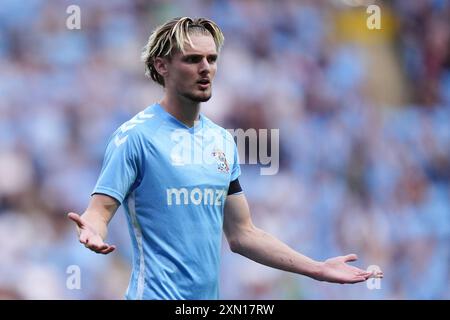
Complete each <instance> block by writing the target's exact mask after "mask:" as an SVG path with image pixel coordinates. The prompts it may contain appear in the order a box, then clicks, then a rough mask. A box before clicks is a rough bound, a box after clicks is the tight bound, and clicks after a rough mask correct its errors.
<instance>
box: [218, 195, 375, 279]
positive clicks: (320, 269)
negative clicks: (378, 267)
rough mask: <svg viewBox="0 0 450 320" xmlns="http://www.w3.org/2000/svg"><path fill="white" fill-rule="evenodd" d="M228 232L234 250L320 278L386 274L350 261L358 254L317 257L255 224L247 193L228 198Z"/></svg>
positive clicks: (283, 268)
mask: <svg viewBox="0 0 450 320" xmlns="http://www.w3.org/2000/svg"><path fill="white" fill-rule="evenodd" d="M224 232H225V236H226V238H227V240H228V243H229V245H230V249H231V251H233V252H236V253H239V254H241V255H243V256H245V257H247V258H249V259H251V260H254V261H256V262H259V263H261V264H264V265H267V266H269V267H273V268H276V269H280V270H284V271H289V272H294V273H298V274H302V275H305V276H308V277H311V278H313V279H316V280H320V281H328V282H336V283H357V282H361V281H365V280H367V279H368V278H369V277H371V276H375V277H380V278H381V277H382V276H383V274H382V273H381V272H380V273H378V274H376V275H374V274H372V273H370V272H366V271H364V270H361V269H359V268H356V267H353V266H351V265H348V264H347V263H346V262H349V261H355V260H356V259H357V256H356V255H355V254H350V255H347V256H340V257H335V258H331V259H328V260H326V261H325V262H319V261H315V260H313V259H311V258H308V257H307V256H304V255H302V254H300V253H299V252H297V251H295V250H293V249H292V248H290V247H289V246H287V245H286V244H284V243H283V242H281V241H280V240H278V239H277V238H275V237H273V236H272V235H270V234H268V233H266V232H264V231H263V230H261V229H258V228H257V227H255V226H254V225H253V223H252V220H251V216H250V210H249V207H248V203H247V199H246V198H245V195H244V194H243V193H241V194H235V195H229V196H228V197H227V200H226V202H225V213H224Z"/></svg>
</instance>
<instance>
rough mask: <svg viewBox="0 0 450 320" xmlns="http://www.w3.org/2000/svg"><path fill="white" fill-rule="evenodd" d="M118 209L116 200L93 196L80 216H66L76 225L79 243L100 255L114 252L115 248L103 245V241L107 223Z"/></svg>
mask: <svg viewBox="0 0 450 320" xmlns="http://www.w3.org/2000/svg"><path fill="white" fill-rule="evenodd" d="M118 207H119V203H118V202H117V200H116V199H114V198H112V197H110V196H107V195H103V194H94V195H93V196H92V197H91V201H90V202H89V206H88V208H87V209H86V211H85V212H84V213H83V215H82V216H80V215H78V214H76V213H74V212H70V213H69V214H68V215H67V216H68V218H69V219H71V220H72V221H74V222H75V223H76V225H77V231H78V237H79V241H80V242H81V243H82V244H84V245H85V247H86V248H88V249H90V250H92V251H94V252H97V253H102V254H108V253H110V252H112V251H114V249H115V248H116V247H115V246H111V245H109V244H107V243H105V242H104V240H105V239H106V235H107V233H108V223H109V221H111V219H112V217H113V216H114V213H115V212H116V211H117V208H118Z"/></svg>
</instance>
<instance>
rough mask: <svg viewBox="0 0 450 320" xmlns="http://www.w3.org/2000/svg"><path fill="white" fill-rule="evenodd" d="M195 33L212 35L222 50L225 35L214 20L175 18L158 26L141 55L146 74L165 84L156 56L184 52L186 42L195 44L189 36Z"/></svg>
mask: <svg viewBox="0 0 450 320" xmlns="http://www.w3.org/2000/svg"><path fill="white" fill-rule="evenodd" d="M193 33H196V34H197V33H198V34H205V35H211V36H212V37H213V39H214V42H215V44H216V49H217V51H220V48H221V47H222V45H223V41H224V36H223V33H222V31H221V30H220V28H219V27H218V26H217V25H216V24H215V23H214V22H213V21H211V20H209V19H205V18H198V19H191V18H189V17H181V18H175V19H172V20H170V21H168V22H166V23H164V24H163V25H161V26H159V27H157V28H156V29H155V30H154V31H153V32H152V34H151V35H150V38H149V39H148V42H147V44H146V46H145V47H144V50H143V52H142V56H141V59H142V61H143V62H144V63H145V75H146V76H147V77H149V78H151V79H153V80H154V81H156V82H157V83H159V84H160V85H162V86H164V78H163V77H162V76H161V75H160V74H159V73H158V72H157V71H156V69H155V65H154V63H155V58H157V57H168V58H169V59H170V58H171V56H172V54H173V53H174V52H175V51H174V50H178V51H181V52H183V53H184V52H185V51H184V45H185V44H186V43H188V44H190V45H191V46H193V44H192V41H191V38H190V36H189V35H190V34H193Z"/></svg>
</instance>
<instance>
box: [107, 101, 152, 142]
mask: <svg viewBox="0 0 450 320" xmlns="http://www.w3.org/2000/svg"><path fill="white" fill-rule="evenodd" d="M159 124H160V121H158V117H157V115H156V112H154V108H153V105H151V106H149V107H147V108H145V109H144V110H142V111H140V112H138V113H137V114H135V115H134V116H133V117H132V118H130V119H129V120H127V121H125V122H123V123H122V124H121V125H120V126H119V127H118V128H117V129H116V131H114V133H113V134H112V135H111V139H113V140H114V141H119V142H120V141H126V140H138V139H139V137H142V136H143V135H145V132H148V130H150V131H155V130H156V128H157V127H158V126H159ZM116 144H117V143H116Z"/></svg>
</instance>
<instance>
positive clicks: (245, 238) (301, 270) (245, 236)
mask: <svg viewBox="0 0 450 320" xmlns="http://www.w3.org/2000/svg"><path fill="white" fill-rule="evenodd" d="M230 247H231V249H232V251H233V252H236V253H239V254H241V255H243V256H245V257H247V258H249V259H251V260H253V261H256V262H258V263H261V264H264V265H266V266H269V267H272V268H276V269H280V270H284V271H289V272H294V273H298V274H302V275H305V276H308V277H311V278H314V279H319V278H320V273H321V267H322V262H318V261H315V260H313V259H311V258H309V257H307V256H304V255H302V254H300V253H298V252H297V251H295V250H293V249H292V248H290V247H289V246H288V245H286V244H285V243H283V242H281V241H280V240H278V239H277V238H275V237H274V236H272V235H270V234H268V233H267V232H265V231H263V230H261V229H258V228H256V227H251V228H247V229H245V230H242V231H241V232H240V235H239V237H237V238H236V239H234V241H233V242H232V244H230Z"/></svg>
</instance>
